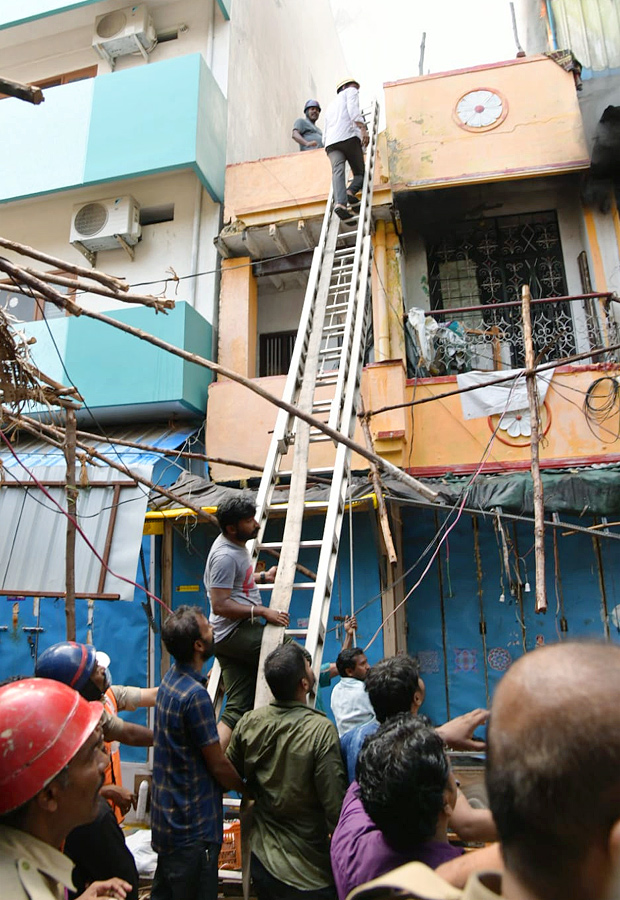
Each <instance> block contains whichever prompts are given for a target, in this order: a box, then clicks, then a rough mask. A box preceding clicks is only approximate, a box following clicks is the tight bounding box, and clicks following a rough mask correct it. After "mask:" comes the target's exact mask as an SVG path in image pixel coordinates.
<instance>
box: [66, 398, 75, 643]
mask: <svg viewBox="0 0 620 900" xmlns="http://www.w3.org/2000/svg"><path fill="white" fill-rule="evenodd" d="M65 422H66V425H65V446H64V451H65V460H66V463H67V481H66V488H65V490H66V495H67V512H68V514H69V515H68V517H67V544H66V550H65V618H66V623H67V640H68V641H74V640H75V518H76V515H77V496H78V490H77V485H76V479H75V412H74V410H72V409H68V410H67V411H66V413H65Z"/></svg>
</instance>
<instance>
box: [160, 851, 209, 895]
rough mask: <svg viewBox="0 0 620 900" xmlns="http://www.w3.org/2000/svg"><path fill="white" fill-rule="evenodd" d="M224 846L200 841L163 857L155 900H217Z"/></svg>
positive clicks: (162, 854)
mask: <svg viewBox="0 0 620 900" xmlns="http://www.w3.org/2000/svg"><path fill="white" fill-rule="evenodd" d="M219 852H220V844H214V843H211V842H209V841H199V842H198V843H196V844H186V845H185V846H183V847H177V849H176V850H173V851H172V852H171V853H160V854H159V856H158V857H157V869H156V870H155V878H154V879H153V887H152V889H151V900H217V860H218V856H219Z"/></svg>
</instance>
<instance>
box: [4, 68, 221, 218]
mask: <svg viewBox="0 0 620 900" xmlns="http://www.w3.org/2000/svg"><path fill="white" fill-rule="evenodd" d="M226 119H227V105H226V99H225V97H224V95H223V94H222V92H221V90H220V89H219V87H218V85H217V83H216V81H215V79H214V77H213V74H212V73H211V71H210V69H209V67H208V66H207V64H206V63H205V61H204V59H203V58H202V56H201V55H200V54H199V53H193V54H190V55H188V56H181V57H176V58H174V59H169V60H163V61H161V62H158V63H151V64H149V65H144V66H137V67H136V68H132V69H127V70H125V71H121V72H112V73H110V74H107V75H99V76H97V78H94V79H89V80H86V81H78V82H74V83H73V84H67V85H62V86H60V87H56V88H54V90H53V91H48V92H46V95H45V102H44V103H43V104H41V105H40V106H32V105H31V104H29V103H23V102H21V101H20V100H16V99H8V100H3V101H2V104H1V105H0V133H1V134H2V135H3V154H4V158H5V159H7V160H10V164H9V165H5V166H2V167H1V168H0V201H8V200H16V199H19V198H23V197H32V196H35V195H37V194H46V193H51V192H54V191H59V190H66V189H69V188H76V187H81V186H83V185H88V184H97V183H102V182H107V181H116V180H118V179H123V178H135V177H138V176H140V175H145V174H150V173H153V172H164V171H173V170H177V169H187V168H190V169H193V170H194V171H195V172H196V174H197V175H198V177H199V178H200V180H201V181H202V183H203V184H204V186H205V188H206V189H207V191H208V192H209V194H210V195H211V197H212V198H213V200H215V201H216V202H221V201H222V200H223V197H224V174H225V169H226Z"/></svg>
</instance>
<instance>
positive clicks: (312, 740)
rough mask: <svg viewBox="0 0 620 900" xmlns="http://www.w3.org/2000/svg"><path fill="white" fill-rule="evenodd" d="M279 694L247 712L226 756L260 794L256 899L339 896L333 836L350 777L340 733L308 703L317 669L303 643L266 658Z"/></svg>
mask: <svg viewBox="0 0 620 900" xmlns="http://www.w3.org/2000/svg"><path fill="white" fill-rule="evenodd" d="M265 678H266V679H267V684H268V685H269V687H270V689H271V692H272V693H273V695H274V697H275V700H274V701H273V702H272V703H270V704H269V705H268V706H264V707H262V708H261V709H255V710H252V711H251V712H248V713H246V714H245V715H244V716H243V717H242V718H241V719H240V721H239V723H238V724H237V727H236V728H235V730H234V731H233V735H232V739H231V742H230V745H229V747H228V757H229V759H230V760H231V762H232V763H233V765H234V767H235V768H236V770H237V771H238V772H239V774H240V775H242V776H243V777H244V778H245V779H246V781H247V787H248V791H249V793H250V794H251V795H252V796H253V797H255V798H256V805H255V807H254V825H253V831H252V836H251V848H252V856H251V861H250V869H251V873H252V879H253V881H254V888H255V890H256V896H257V898H258V900H332V898H333V900H335V897H336V893H335V887H334V881H333V876H332V872H331V867H330V862H329V835H330V834H331V833H332V832H333V830H334V828H335V827H336V823H337V821H338V815H339V813H340V807H341V805H342V798H343V796H344V792H345V787H346V781H345V774H344V766H343V764H342V759H341V757H340V748H339V744H338V734H337V732H336V729H335V728H334V726H333V725H332V723H331V722H330V721H329V720H328V719H327V718H326V717H325V714H324V713H321V712H319V711H318V710H316V709H312V708H311V707H309V706H307V705H306V696H307V694H308V692H309V691H310V690H311V689H312V687H313V685H314V674H313V672H312V669H311V667H310V664H309V663H308V662H307V661H306V659H305V657H304V655H303V651H302V649H301V647H300V646H299V645H298V644H294V643H289V644H284V645H282V646H281V647H278V648H277V649H276V650H274V651H273V652H272V653H270V654H269V656H268V657H267V659H266V660H265Z"/></svg>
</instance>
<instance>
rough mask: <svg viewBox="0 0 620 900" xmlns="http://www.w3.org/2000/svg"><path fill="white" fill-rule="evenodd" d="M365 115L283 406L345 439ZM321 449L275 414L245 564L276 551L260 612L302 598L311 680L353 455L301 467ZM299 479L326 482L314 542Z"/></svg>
mask: <svg viewBox="0 0 620 900" xmlns="http://www.w3.org/2000/svg"><path fill="white" fill-rule="evenodd" d="M366 115H367V117H368V120H369V121H368V132H369V143H368V147H367V149H366V159H365V172H364V184H363V188H362V197H361V205H360V210H359V214H358V215H357V217H356V219H355V220H351V219H349V220H346V221H345V222H342V221H341V220H340V219H339V218H338V216H337V215H336V214H335V213H334V211H333V193H332V192H331V191H330V195H329V199H328V202H327V208H326V211H325V216H324V219H323V226H322V229H321V237H320V240H319V244H318V247H317V248H316V249H315V251H314V257H313V261H312V267H311V270H310V277H309V280H308V286H307V290H306V296H305V301H304V305H303V310H302V315H301V320H300V324H299V329H298V332H297V339H296V341H295V347H294V350H293V355H292V359H291V364H290V368H289V373H288V377H287V380H286V385H285V388H284V394H283V399H285V400H286V401H288V402H289V403H291V404H293V405H294V406H296V407H297V408H299V409H300V410H302V411H304V412H306V413H308V414H310V415H312V416H315V417H316V418H318V419H320V420H321V421H323V422H326V423H327V424H328V425H329V426H330V427H331V428H333V429H334V430H335V431H338V432H340V433H342V434H344V435H345V436H346V437H349V438H352V437H353V433H354V430H355V424H356V413H357V407H358V402H359V393H360V381H361V375H362V366H363V362H364V355H365V351H366V335H367V332H368V326H369V324H370V319H371V295H370V260H371V213H372V191H373V181H374V169H375V159H376V150H377V132H378V115H379V108H378V104H377V103H376V102H374V103H373V104H372V107H371V108H370V110H369V111H368V113H367V114H366ZM349 223H351V224H349ZM355 225H356V226H357V227H355ZM326 394H327V395H328V396H327V397H326ZM330 440H331V439H330V438H329V437H328V436H327V435H325V434H324V433H323V432H322V431H320V430H319V429H318V428H314V427H311V426H310V425H309V424H308V423H307V422H306V421H303V420H301V419H299V418H297V417H295V416H291V415H290V414H289V413H287V412H286V411H285V410H280V412H279V414H278V418H277V421H276V426H275V429H274V433H273V437H272V441H271V446H270V449H269V453H268V455H267V459H266V461H265V468H264V471H263V476H262V479H261V484H260V488H259V491H258V495H257V498H256V506H257V511H256V518H257V521H258V523H259V527H260V530H259V533H258V535H257V537H256V539H255V540H254V541H253V543H252V545H249V544H248V550H249V552H250V554H251V555H252V557H253V560H254V561H256V560H257V558H258V555H259V553H260V551H261V550H262V549H265V550H271V551H274V550H275V551H277V552H278V553H279V555H280V559H279V563H278V570H277V575H276V580H275V583H274V585H273V587H272V586H271V585H269V586H267V588H266V589H267V590H271V601H270V604H269V605H270V606H271V607H272V608H275V609H281V610H286V611H288V609H289V606H290V602H291V598H292V595H293V592H297V591H302V592H304V593H305V594H306V596H307V595H308V594H309V593H310V592H311V595H312V600H311V603H310V608H309V616H308V626H307V628H302V629H299V628H292V629H289V633H291V634H292V635H294V636H295V637H298V638H300V639H302V640H303V639H305V646H306V649H307V650H308V651H309V653H310V654H311V656H312V664H313V669H314V672H315V675H316V676H317V679H318V675H319V670H320V667H321V661H322V656H323V645H324V640H325V632H326V629H327V623H328V617H329V609H330V602H331V594H332V585H333V580H334V574H335V570H336V562H337V557H338V547H339V543H340V533H341V529H342V520H343V516H344V511H345V503H346V496H347V491H348V486H349V468H350V461H351V454H352V451H351V450H350V449H349V448H348V447H346V446H345V445H344V444H341V443H338V444H337V446H336V456H335V460H334V464H333V467H329V468H321V469H316V468H309V467H308V452H309V448H310V445H311V444H313V443H315V442H323V441H330ZM291 446H292V448H293V466H292V469H291V470H289V471H287V470H285V469H284V468H283V466H284V465H285V464H286V463H285V457H286V454H287V452H288V450H289V448H290V447H291ZM308 475H318V476H320V477H321V478H323V479H326V480H328V481H329V482H331V486H330V490H329V499H328V501H327V502H326V503H324V504H319V505H318V508H319V509H321V508H322V509H324V511H325V520H324V525H323V535H322V537H321V538H320V539H318V540H306V539H304V538H302V525H303V520H304V513H305V512H306V511H307V504H306V499H305V495H306V482H307V478H308ZM289 477H290V489H289V498H288V502H287V504H286V506H285V508H286V520H285V524H284V534H283V537H282V540H281V541H278V542H275V541H265V540H264V535H265V529H266V527H267V523H268V521H269V518H270V515H271V514H272V512H273V511H274V510H277V511H278V512H280V511H281V510H282V509H283V505H282V504H281V503H277V500H276V497H275V487H276V484H277V483H278V482H281V481H282V480H288V478H289ZM274 501H275V502H274ZM312 508H313V509H314V510H316V509H317V503H316V501H315V502H313V503H312ZM302 548H304V549H308V550H311V551H316V553H317V556H318V563H317V565H316V581H296V580H295V576H296V571H297V569H296V565H297V561H298V556H299V551H300V549H302ZM312 568H313V569H314V568H315V567H314V566H312ZM263 590H264V588H263ZM281 640H282V629H281V628H279V627H277V626H273V625H266V626H265V630H264V632H263V642H262V649H261V659H260V663H259V675H258V681H257V688H256V699H255V706H262V705H264V704H265V703H267V702H268V701H269V698H270V692H269V689H268V687H267V685H266V682H265V680H264V676H263V663H264V660H265V657H266V656H267V655H268V654H269V653H270V652H271V650H273V649H274V648H275V647H276V646H277V645H278V644H279V643H280V642H281Z"/></svg>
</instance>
